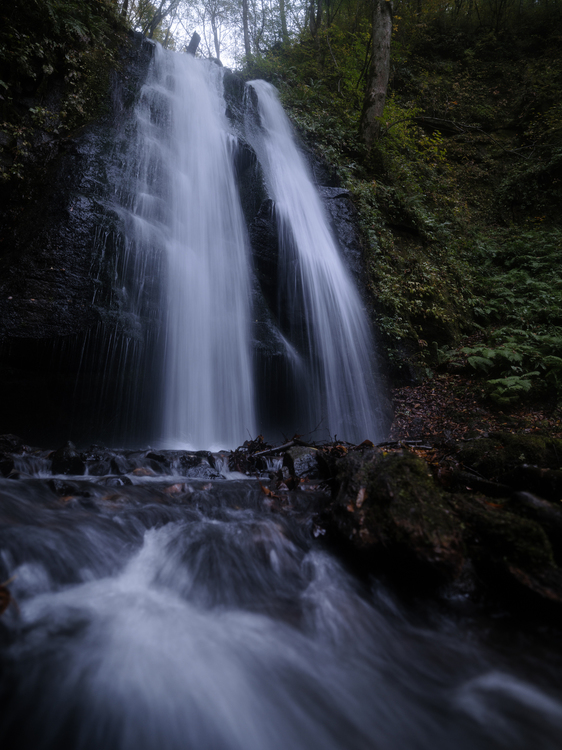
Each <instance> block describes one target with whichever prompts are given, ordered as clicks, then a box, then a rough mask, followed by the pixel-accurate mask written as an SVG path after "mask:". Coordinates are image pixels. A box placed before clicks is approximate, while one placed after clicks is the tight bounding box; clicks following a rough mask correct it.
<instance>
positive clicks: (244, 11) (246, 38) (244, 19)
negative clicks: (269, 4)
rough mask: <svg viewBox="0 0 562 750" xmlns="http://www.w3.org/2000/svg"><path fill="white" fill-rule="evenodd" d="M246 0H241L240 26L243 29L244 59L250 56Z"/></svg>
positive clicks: (250, 47) (250, 46)
mask: <svg viewBox="0 0 562 750" xmlns="http://www.w3.org/2000/svg"><path fill="white" fill-rule="evenodd" d="M248 17H249V10H248V0H242V26H243V28H244V52H245V54H246V57H248V58H249V57H251V56H252V45H251V44H250V28H249V18H248Z"/></svg>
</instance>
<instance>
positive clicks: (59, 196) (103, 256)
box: [0, 35, 152, 442]
mask: <svg viewBox="0 0 562 750" xmlns="http://www.w3.org/2000/svg"><path fill="white" fill-rule="evenodd" d="M151 52H152V45H149V44H146V43H145V42H144V41H143V39H142V37H140V35H136V36H134V37H133V38H132V39H131V40H130V45H128V46H127V47H126V48H124V49H123V50H122V65H121V66H120V69H119V70H118V71H116V72H115V73H114V75H113V86H112V90H111V91H108V92H107V97H106V102H105V109H104V112H103V114H102V115H101V116H100V117H99V119H98V120H96V121H94V122H92V123H91V124H90V125H88V126H86V127H85V128H83V129H82V130H81V131H79V132H77V133H74V134H72V135H70V136H65V137H63V136H55V135H53V134H49V137H48V138H47V139H46V140H45V139H43V140H45V142H44V143H42V138H41V135H42V134H41V133H40V132H38V133H37V134H36V138H35V140H36V141H37V143H38V144H39V145H38V146H37V148H34V149H33V150H32V151H31V152H30V160H29V164H28V176H27V177H26V179H25V180H24V181H22V182H21V183H18V184H15V183H14V181H13V180H12V181H10V182H9V183H7V184H5V185H3V186H2V187H1V189H0V388H2V390H3V391H4V392H5V393H10V399H9V400H7V402H6V405H5V409H4V419H5V422H4V425H5V429H8V430H14V431H19V432H23V433H24V434H25V435H26V437H27V438H28V439H29V440H32V441H34V442H35V441H37V442H46V441H47V440H48V441H49V442H51V441H56V442H62V441H63V440H67V439H68V438H69V437H71V436H74V435H76V434H77V432H78V433H81V434H86V435H87V434H88V433H90V434H91V436H92V438H93V437H96V438H97V437H98V436H97V434H96V432H94V431H93V430H91V427H90V426H86V424H87V423H89V422H90V421H93V419H97V417H96V416H95V415H96V412H98V415H100V414H101V412H100V408H99V404H98V405H95V404H94V403H93V402H92V403H91V404H88V405H86V406H84V405H83V403H82V401H83V395H82V394H84V393H85V394H86V400H87V401H88V400H91V399H92V397H93V394H94V392H95V390H96V388H97V382H96V383H93V382H92V381H90V382H84V383H83V384H80V383H78V380H77V379H78V377H83V376H84V375H87V376H88V377H89V376H90V375H93V377H94V380H96V379H97V381H99V380H101V377H102V373H101V370H100V361H101V350H100V352H91V356H90V359H89V360H88V359H82V364H81V363H80V360H81V357H82V355H81V352H82V353H84V352H85V350H86V348H87V346H86V344H87V341H88V337H90V338H91V339H93V338H94V337H97V338H98V340H99V341H102V339H103V338H104V337H105V340H106V342H108V341H110V340H111V341H114V342H116V341H117V339H119V341H121V342H126V341H127V340H130V339H131V338H133V339H135V338H137V339H138V335H137V333H136V332H135V331H134V330H132V327H131V316H130V315H129V314H128V311H127V308H126V304H123V299H122V297H123V291H122V287H123V284H122V283H119V279H118V273H117V267H118V253H119V251H120V243H121V239H120V235H119V221H118V217H117V215H116V214H115V212H114V211H113V208H112V204H113V192H114V186H115V176H116V173H117V172H119V169H120V166H119V154H118V149H116V134H117V133H118V132H120V131H121V130H122V129H123V128H126V126H127V122H128V120H129V118H130V117H131V114H132V112H133V108H134V105H135V102H136V99H137V97H138V94H139V91H140V84H141V82H142V81H143V80H144V78H145V76H146V72H147V69H148V64H149V62H150V58H151ZM105 349H106V352H107V350H108V345H106V346H105ZM98 370H99V375H98ZM116 377H117V376H116V374H115V373H112V372H108V392H111V391H112V389H113V384H112V382H111V380H112V378H116ZM110 401H111V399H110ZM116 408H117V407H116V404H115V403H110V404H109V405H108V406H107V409H106V413H105V414H102V415H101V420H98V421H100V422H105V423H108V422H109V421H110V420H111V419H112V417H111V412H112V411H113V413H114V414H115V410H116ZM86 412H89V413H90V414H91V415H92V417H93V418H91V417H90V416H86ZM72 415H74V417H73V416H72ZM73 421H74V427H73ZM76 421H82V423H83V424H84V425H85V427H86V428H85V430H82V428H81V427H80V428H78V430H76V429H75V427H76Z"/></svg>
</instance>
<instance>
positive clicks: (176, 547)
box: [0, 466, 562, 750]
mask: <svg viewBox="0 0 562 750" xmlns="http://www.w3.org/2000/svg"><path fill="white" fill-rule="evenodd" d="M20 468H21V466H20ZM32 469H33V470H35V471H37V470H39V471H41V467H39V466H35V467H32V466H29V467H28V470H30V471H31V470H32ZM43 469H44V467H43ZM116 479H117V478H116V477H111V476H105V477H97V478H96V477H90V478H84V477H81V478H73V477H60V478H58V479H51V480H47V479H40V478H38V477H37V476H36V477H33V476H32V477H29V478H27V479H20V480H0V521H1V526H0V581H1V580H4V579H7V578H12V581H11V583H10V584H9V589H10V591H11V595H12V597H13V600H14V603H12V604H10V606H9V607H8V608H7V610H6V611H5V612H4V614H3V615H2V616H0V705H1V710H0V746H1V747H2V748H3V749H5V750H12V749H13V750H16V748H17V750H28V749H29V750H61V749H64V750H99V749H100V748H104V750H155V749H156V748H158V749H159V750H176V748H177V750H180V749H181V750H188V749H189V750H209V749H212V750H287V749H288V748H291V750H313V749H314V750H316V749H317V750H367V749H368V750H372V749H373V748H377V749H380V750H437V749H438V750H450V748H456V749H458V750H463V749H466V750H469V749H470V750H476V748H478V750H481V749H484V750H487V749H490V750H495V749H498V750H500V749H503V748H505V750H528V749H529V748H533V749H534V748H538V749H540V750H556V749H557V748H559V747H560V737H561V736H562V734H561V732H562V692H561V690H560V688H561V687H562V684H561V682H562V681H561V680H560V672H559V661H560V660H559V658H558V663H557V662H556V661H555V660H554V659H553V657H552V656H550V655H549V654H548V652H546V655H545V653H542V654H541V653H540V652H539V653H538V654H536V655H533V654H532V652H531V649H530V647H529V646H528V644H523V647H522V648H521V645H520V648H521V650H520V651H517V650H516V649H514V648H513V647H511V648H509V647H507V648H504V649H503V650H502V651H501V652H499V651H498V652H494V651H493V650H491V649H490V647H489V646H484V645H483V644H482V643H481V642H480V641H481V638H480V637H479V636H478V635H477V632H478V629H476V630H475V629H474V628H470V627H467V623H466V622H464V623H463V621H462V619H458V618H457V619H455V618H453V617H447V616H445V615H440V616H437V615H435V616H434V617H433V619H432V621H431V622H430V621H429V620H423V621H422V620H421V619H420V618H419V617H417V618H416V617H414V615H413V614H411V613H410V614H408V611H407V610H405V609H404V608H402V607H401V606H399V605H397V604H396V602H394V601H393V599H392V597H391V596H390V595H389V593H388V592H387V591H386V590H385V589H384V587H382V586H381V585H380V584H377V583H376V582H372V584H370V585H369V586H365V585H359V583H358V582H357V581H355V580H354V579H353V578H352V577H351V576H350V575H349V574H348V573H347V572H346V571H345V570H344V568H343V567H342V565H341V564H340V563H339V562H338V561H337V559H336V558H334V557H333V556H332V555H331V554H329V553H328V552H327V551H326V550H325V549H323V547H322V546H321V537H320V538H319V539H318V540H317V539H315V538H314V533H311V532H313V530H314V525H313V523H314V521H313V518H312V512H313V511H314V509H315V506H316V504H317V502H318V501H319V498H318V496H317V495H316V494H315V493H314V492H299V493H289V494H287V495H286V496H285V498H284V499H283V500H282V501H275V500H272V499H271V498H268V497H266V495H264V493H263V491H262V490H261V488H260V486H259V484H258V483H257V482H256V481H255V480H248V479H241V478H234V479H232V478H231V479H230V480H228V481H226V480H224V479H215V480H213V481H209V480H207V479H204V480H202V479H197V478H194V477H189V476H187V477H186V476H184V477H181V476H178V475H170V476H166V477H163V476H160V477H158V478H154V477H152V478H150V479H148V478H146V477H142V476H139V475H138V472H137V473H135V472H131V473H129V475H128V479H129V481H131V482H133V484H129V485H125V486H123V485H121V486H117V485H118V484H119V483H118V482H117V481H116ZM119 481H120V482H122V481H123V476H122V475H121V476H120V478H119ZM262 481H266V480H265V479H262ZM56 483H58V484H56ZM61 483H63V484H61ZM53 488H56V489H58V495H56V494H55V493H54V491H53ZM63 492H64V493H65V494H64V496H63V497H62V498H61V497H60V495H61V493H63ZM488 628H489V625H487V626H486V629H488ZM482 632H485V631H482ZM534 648H535V649H536V646H535V647H534ZM539 659H541V660H539Z"/></svg>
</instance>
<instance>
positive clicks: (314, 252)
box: [247, 81, 383, 442]
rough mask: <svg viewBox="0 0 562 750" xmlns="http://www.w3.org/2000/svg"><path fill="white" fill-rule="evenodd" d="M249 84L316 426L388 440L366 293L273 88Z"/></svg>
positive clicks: (256, 142) (352, 437)
mask: <svg viewBox="0 0 562 750" xmlns="http://www.w3.org/2000/svg"><path fill="white" fill-rule="evenodd" d="M250 85H251V86H252V87H253V88H254V90H255V91H256V93H257V96H258V101H259V117H260V126H258V127H256V126H254V125H252V123H250V124H249V126H248V128H247V130H248V132H247V137H248V140H249V142H250V143H251V145H252V147H253V148H254V150H255V151H256V154H257V156H258V159H259V161H260V164H261V167H262V169H263V171H264V175H265V181H266V185H267V190H268V192H269V195H270V197H271V198H272V200H273V201H274V203H275V212H276V218H277V222H278V224H279V237H280V258H279V275H280V279H281V280H282V284H283V289H282V290H281V292H280V293H281V295H282V297H283V299H282V304H284V305H285V306H286V309H287V310H288V311H290V312H291V316H292V320H291V331H290V332H289V338H290V337H291V334H293V335H294V336H295V339H300V340H301V341H302V342H303V349H306V350H307V351H302V352H301V354H302V356H303V358H304V359H305V360H306V359H307V360H308V367H307V370H308V372H307V380H308V383H307V384H306V387H307V389H308V393H309V394H310V395H309V398H308V403H309V411H310V414H309V417H308V421H309V423H310V424H312V423H313V422H315V421H316V423H320V430H319V432H321V433H323V434H324V435H326V431H327V433H329V435H331V436H333V435H334V434H335V433H337V434H338V436H339V437H340V438H343V439H345V440H349V441H353V442H361V441H362V440H365V439H366V438H369V439H370V440H377V439H382V437H383V436H382V434H380V426H379V419H378V418H377V416H376V409H377V389H376V384H375V377H374V371H373V361H372V355H373V341H372V339H371V333H370V330H369V326H368V323H367V318H366V315H365V312H364V310H363V307H362V304H361V300H360V297H359V294H358V292H357V290H356V288H355V285H354V283H353V281H352V279H351V277H350V275H349V273H348V271H347V269H346V267H345V266H344V263H343V261H342V259H341V257H340V253H339V251H338V248H337V246H336V243H335V240H334V237H333V235H332V232H331V230H330V227H329V223H328V220H327V217H326V213H325V211H324V207H323V205H322V202H321V200H320V197H319V195H318V191H317V190H316V188H315V186H314V184H313V182H312V179H311V176H310V173H309V169H308V167H307V164H306V162H305V160H304V158H303V156H302V155H301V153H300V151H299V150H298V148H297V145H296V142H295V138H294V135H293V131H292V127H291V124H290V122H289V120H288V118H287V116H286V115H285V113H284V111H283V108H282V106H281V104H280V103H279V100H278V98H277V95H276V90H275V88H274V87H273V86H271V85H270V84H269V83H266V82H265V81H252V82H251V83H250Z"/></svg>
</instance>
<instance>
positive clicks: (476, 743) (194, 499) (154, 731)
mask: <svg viewBox="0 0 562 750" xmlns="http://www.w3.org/2000/svg"><path fill="white" fill-rule="evenodd" d="M221 80H222V73H221V71H220V69H219V68H217V67H216V66H213V65H211V64H206V65H205V64H200V63H199V62H198V61H196V60H194V59H192V58H190V57H188V56H185V55H183V56H182V55H170V54H165V53H163V51H162V50H160V49H159V48H158V49H156V51H155V58H154V61H153V64H152V67H151V69H150V73H149V77H148V80H147V82H146V84H145V86H144V87H143V90H142V93H141V97H140V101H139V104H138V106H137V109H136V115H135V117H136V126H135V135H134V138H133V139H132V146H131V150H130V153H132V154H133V155H134V158H128V159H127V160H126V170H125V171H126V175H125V177H126V179H125V180H124V182H123V185H122V187H121V189H120V205H119V212H120V216H121V218H122V220H123V224H124V227H125V235H126V236H125V242H124V255H123V258H122V260H121V269H120V270H118V273H117V272H116V273H117V276H118V277H119V278H122V279H123V280H124V281H126V283H124V285H123V289H122V292H121V293H122V299H123V306H124V309H125V308H127V309H128V310H129V311H130V315H131V331H132V332H131V340H132V341H134V342H135V343H132V344H131V346H130V347H125V348H122V350H120V349H119V346H118V345H115V347H113V349H114V350H115V351H118V352H120V354H119V357H120V359H121V360H123V362H126V363H127V368H128V370H127V377H123V379H122V383H121V386H120V387H121V388H122V390H123V392H124V393H126V391H127V389H128V388H129V390H130V389H131V388H133V389H134V383H136V382H137V380H136V379H135V378H137V379H138V378H141V379H142V378H143V377H144V376H145V373H144V372H137V373H135V372H134V369H135V368H134V367H133V365H132V360H135V361H136V362H137V369H138V370H144V367H145V366H146V368H147V369H150V368H151V367H152V366H153V364H151V362H150V358H151V356H152V358H153V359H156V360H158V361H157V362H156V364H155V365H154V366H155V368H156V369H159V371H160V372H161V375H160V377H159V382H160V384H161V385H160V388H161V390H162V392H163V394H164V396H163V401H164V403H163V407H162V412H163V415H164V416H163V421H162V425H161V428H160V429H159V431H158V435H160V436H161V437H162V438H163V442H164V443H167V444H170V445H178V444H185V443H188V444H189V443H192V444H195V445H196V446H197V447H198V448H201V447H209V446H211V445H214V444H220V445H221V446H223V445H228V444H235V445H236V444H239V443H241V442H242V441H243V440H244V439H245V438H246V437H247V435H248V433H250V434H252V433H253V430H254V429H255V426H256V423H257V422H258V421H259V415H256V414H255V404H254V402H255V387H254V384H253V380H254V377H255V376H254V374H253V365H252V354H251V351H250V340H251V337H252V331H251V323H252V309H251V304H250V297H251V295H250V289H251V284H252V267H251V262H250V254H249V245H248V239H247V236H246V230H245V228H244V225H243V222H242V218H241V216H242V214H241V209H240V200H239V197H238V194H237V187H236V180H235V178H234V177H235V176H234V172H233V158H232V157H233V152H234V150H235V149H236V147H237V146H236V140H235V138H234V136H233V134H232V133H231V130H230V126H229V125H228V122H227V120H226V116H225V104H224V99H223V97H222V92H221ZM252 85H253V88H254V91H255V92H256V93H257V97H258V100H259V121H256V120H250V119H249V120H248V122H247V134H246V137H247V138H248V140H249V141H250V142H251V144H252V145H253V148H254V149H255V152H256V154H257V156H258V159H259V161H260V164H261V167H262V169H263V174H264V177H265V183H266V186H267V189H268V191H269V194H270V196H271V198H272V199H273V201H274V206H275V208H274V211H275V215H276V220H277V223H278V226H279V229H280V234H281V238H282V242H281V243H280V244H281V257H280V259H279V267H280V278H281V285H280V291H279V295H280V296H279V305H280V306H282V307H283V309H284V311H285V313H284V320H285V321H288V322H287V324H286V325H285V326H284V327H283V326H282V328H283V330H282V331H280V332H279V336H280V337H281V338H283V340H284V341H286V350H287V352H288V353H289V354H290V356H289V355H288V360H290V363H291V367H294V370H295V373H297V372H298V374H299V377H300V376H301V375H302V376H303V383H302V384H301V389H302V392H303V393H304V394H305V398H304V401H305V402H306V401H308V406H307V408H308V411H309V414H308V419H309V420H311V421H314V420H316V419H318V420H319V421H320V422H322V421H323V422H324V425H323V426H324V428H325V429H328V430H329V431H331V432H338V433H341V436H342V437H349V438H350V439H357V440H359V439H363V438H364V437H374V436H376V435H377V429H378V427H377V423H376V397H375V395H374V393H375V390H376V389H375V387H374V382H373V376H372V372H373V368H372V362H371V359H370V352H371V342H370V336H369V331H368V327H367V324H366V322H365V317H364V315H363V312H362V310H361V305H360V302H359V298H358V296H357V293H356V291H355V290H354V288H353V285H352V283H351V281H350V278H349V275H348V273H347V271H346V270H345V268H344V266H343V264H342V262H341V260H340V257H339V252H338V249H337V248H336V246H335V244H334V241H333V238H332V235H331V233H330V231H329V229H328V224H327V220H326V217H325V215H324V211H323V208H322V205H321V204H320V202H319V199H318V196H317V194H316V191H315V190H314V188H313V186H312V183H311V181H310V178H309V175H308V173H307V170H306V167H305V165H304V162H303V160H302V157H301V156H300V155H299V152H298V151H297V149H296V147H295V144H294V141H293V137H292V134H291V132H290V128H289V127H288V124H287V121H286V119H285V117H284V115H283V113H282V111H281V110H280V108H279V105H278V103H277V101H276V98H275V96H274V93H273V91H272V89H271V88H270V87H269V86H268V85H267V84H264V83H260V82H254V83H253V84H252ZM163 268H165V269H167V270H166V271H165V279H164V281H163V282H160V281H159V280H158V276H159V272H160V270H161V269H163ZM119 275H120V276H119ZM127 305H128V307H127ZM160 307H162V308H164V309H165V315H164V316H163V317H165V319H166V322H165V325H164V327H163V330H164V332H165V333H164V334H163V335H161V336H160V338H159V337H158V336H157V335H155V336H154V339H155V340H154V341H152V343H151V344H150V346H148V345H147V343H146V341H144V343H143V336H142V333H138V336H137V337H136V338H135V336H136V334H134V331H133V329H135V328H136V327H140V328H142V324H143V323H142V321H143V320H147V319H150V318H151V317H154V318H156V319H159V316H160V312H159V308H160ZM280 317H283V316H280ZM109 344H111V341H110V342H109V343H108V348H107V351H105V350H103V351H101V350H100V352H101V354H100V356H102V357H104V358H107V359H108V360H109V357H110V350H111V347H110V346H109ZM85 347H86V344H85ZM137 349H139V350H141V349H143V352H144V353H143V355H142V357H144V359H135V357H137V352H136V350H137ZM150 352H152V354H151V355H150ZM84 356H85V357H86V354H85V355H84ZM160 360H161V362H160ZM104 361H105V360H104ZM139 362H142V363H143V366H142V367H141V366H140V365H139V364H138V363H139ZM102 364H103V363H102ZM160 365H161V367H160ZM108 367H109V364H108ZM130 370H133V372H131V373H129V371H130ZM109 371H111V372H112V370H111V368H109V370H108V372H109ZM129 374H130V377H129ZM146 378H147V382H148V381H150V377H149V376H148V375H146ZM131 384H133V385H132V386H131ZM275 398H277V394H276V393H275V392H272V393H271V399H275ZM132 403H135V404H136V406H135V408H138V403H137V402H136V401H135V400H134V398H133V399H132ZM71 454H72V451H70V452H69V453H67V454H66V455H67V459H68V460H71V458H72V457H71ZM88 455H89V457H88V459H87V461H86V463H85V464H84V465H82V469H83V470H84V471H85V472H86V476H80V477H72V476H58V477H56V476H55V477H53V476H51V471H52V470H53V467H54V466H55V464H54V461H55V460H56V454H53V455H48V454H47V453H45V454H38V453H35V454H34V455H33V456H29V457H28V456H26V455H20V454H18V455H15V456H13V457H12V460H13V463H12V467H13V477H14V478H11V479H0V611H1V614H0V747H1V748H2V750H101V748H103V750H156V749H158V750H176V749H177V750H373V748H374V749H375V750H450V749H451V748H455V750H465V749H466V750H475V749H476V748H478V750H503V749H504V748H505V750H528V749H529V748H533V750H557V748H559V747H560V738H561V737H562V680H561V679H560V670H559V666H560V658H559V656H557V655H556V651H551V650H549V649H548V648H547V647H546V646H544V645H542V644H539V645H537V644H536V643H535V642H533V641H531V640H529V641H525V640H522V641H521V642H520V643H519V646H518V647H515V646H514V645H513V644H512V645H509V643H507V645H506V644H505V643H502V642H501V639H500V641H499V643H500V645H501V648H498V647H492V646H491V645H490V644H491V639H490V637H489V634H490V633H492V634H493V633H494V632H495V629H494V627H493V625H491V624H490V623H489V622H487V621H486V622H484V624H481V625H478V626H477V625H476V624H475V623H474V622H471V621H469V620H467V619H466V618H463V617H461V616H460V615H458V616H453V615H452V614H448V615H445V614H441V615H438V614H437V613H433V614H432V615H431V616H430V615H429V614H428V613H427V612H426V613H423V616H422V614H420V613H419V612H416V611H414V610H410V609H408V608H406V607H404V606H402V605H399V604H398V603H396V601H395V600H394V599H393V597H392V595H391V594H390V593H389V592H388V591H387V590H386V589H385V587H384V586H383V585H382V584H380V583H379V582H376V581H370V582H369V583H365V582H362V583H359V582H358V581H357V580H355V579H354V578H353V577H352V576H351V575H350V573H349V572H347V571H346V570H345V568H344V567H343V565H342V564H341V563H340V562H339V561H338V559H337V558H336V557H334V556H333V555H332V554H331V553H330V552H329V551H328V550H327V549H326V548H325V547H323V546H322V538H323V536H322V532H323V529H322V528H320V527H318V526H317V525H316V524H317V523H318V520H317V517H316V516H315V511H316V509H317V508H318V507H319V504H321V503H322V501H323V499H324V498H325V495H324V494H323V491H322V490H321V488H319V487H314V486H311V485H306V486H304V489H302V490H301V491H299V492H292V493H290V492H286V493H282V494H280V495H279V496H276V495H271V493H270V494H268V493H267V492H264V488H263V486H262V485H263V484H264V483H267V481H268V476H267V472H266V469H267V470H268V471H271V472H278V471H279V470H280V467H279V465H278V464H277V463H276V462H275V460H274V459H269V461H267V462H265V464H264V472H265V473H264V475H263V476H262V477H261V478H260V479H259V481H258V480H257V479H252V480H250V479H248V478H247V477H243V476H241V475H236V474H232V473H231V472H229V471H228V470H227V468H226V467H227V465H228V461H227V458H228V457H227V456H226V454H224V453H223V454H221V455H214V456H213V455H211V454H210V453H206V452H204V451H202V452H199V453H196V454H195V453H194V454H189V455H188V454H184V453H181V452H179V451H168V452H167V458H166V461H167V463H166V464H164V463H162V461H163V459H162V455H159V454H157V453H153V452H152V451H150V450H148V451H144V452H142V451H137V452H126V451H121V452H119V451H113V452H111V451H110V452H108V451H105V452H104V451H102V450H101V449H97V448H95V447H94V448H92V449H91V451H90V454H88ZM53 456H54V457H53ZM75 458H76V457H75V456H74V458H73V459H72V460H75ZM80 460H81V459H80ZM164 465H165V466H166V467H167V468H165V469H163V468H162V467H163V466H164ZM61 470H62V469H61ZM156 472H159V473H156ZM8 592H9V597H10V598H8Z"/></svg>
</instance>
